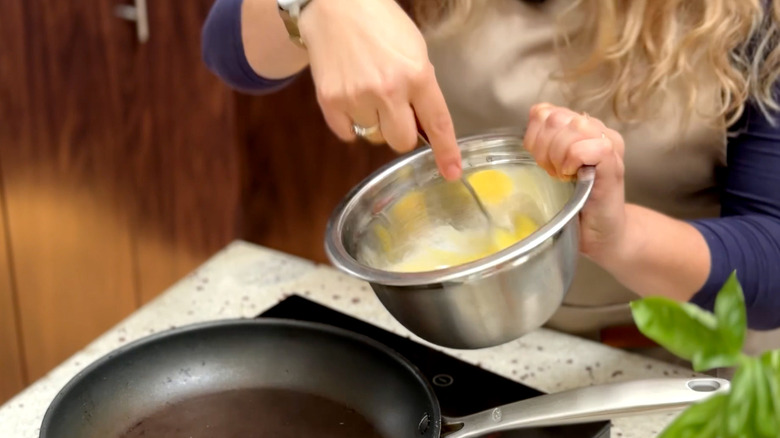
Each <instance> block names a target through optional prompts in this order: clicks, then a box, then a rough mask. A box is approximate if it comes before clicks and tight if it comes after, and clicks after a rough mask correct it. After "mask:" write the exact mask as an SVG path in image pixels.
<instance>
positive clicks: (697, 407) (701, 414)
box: [658, 394, 728, 438]
mask: <svg viewBox="0 0 780 438" xmlns="http://www.w3.org/2000/svg"><path fill="white" fill-rule="evenodd" d="M727 400H728V395H727V394H718V395H715V396H712V397H710V398H708V399H707V400H705V401H703V402H700V403H696V404H694V405H691V406H690V407H689V408H687V409H686V410H685V411H683V412H682V413H681V414H680V415H679V416H678V417H677V418H675V419H674V421H672V423H671V424H670V425H669V426H667V427H666V429H664V431H663V432H661V435H659V437H658V438H716V437H720V434H719V427H718V426H720V424H719V422H718V421H714V419H716V418H719V417H722V416H724V415H725V412H724V410H725V406H726V401H727Z"/></svg>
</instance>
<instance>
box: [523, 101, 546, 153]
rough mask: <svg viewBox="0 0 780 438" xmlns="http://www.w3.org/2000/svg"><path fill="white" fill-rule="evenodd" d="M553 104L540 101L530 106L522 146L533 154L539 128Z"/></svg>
mask: <svg viewBox="0 0 780 438" xmlns="http://www.w3.org/2000/svg"><path fill="white" fill-rule="evenodd" d="M552 108H553V106H552V105H551V104H549V103H540V104H536V105H534V106H532V107H531V110H530V111H529V115H528V126H526V128H525V135H524V136H523V147H524V148H525V150H527V151H528V152H530V153H532V154H533V149H534V142H535V141H536V136H537V134H539V130H540V129H541V128H542V126H544V121H545V120H546V119H547V116H548V115H549V114H550V112H551V111H552Z"/></svg>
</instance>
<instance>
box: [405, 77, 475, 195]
mask: <svg viewBox="0 0 780 438" xmlns="http://www.w3.org/2000/svg"><path fill="white" fill-rule="evenodd" d="M412 96H413V97H412V102H411V103H412V107H413V108H414V111H415V113H417V118H418V119H419V120H420V125H421V126H422V128H423V131H425V134H426V135H427V136H428V140H429V142H430V143H431V148H432V149H433V153H434V156H435V157H436V164H437V165H438V167H439V172H441V174H442V176H443V177H444V179H446V180H450V181H451V180H454V179H457V178H460V176H461V173H462V163H461V154H460V148H459V147H458V141H457V138H456V137H455V128H454V126H453V124H452V117H451V116H450V112H449V109H448V108H447V103H446V101H445V100H444V95H443V94H442V92H441V89H440V88H439V84H438V83H437V82H436V76H435V75H434V74H433V70H431V71H430V73H428V74H427V75H426V77H425V79H424V80H423V81H422V82H421V84H420V86H418V87H416V89H415V90H413V95H412Z"/></svg>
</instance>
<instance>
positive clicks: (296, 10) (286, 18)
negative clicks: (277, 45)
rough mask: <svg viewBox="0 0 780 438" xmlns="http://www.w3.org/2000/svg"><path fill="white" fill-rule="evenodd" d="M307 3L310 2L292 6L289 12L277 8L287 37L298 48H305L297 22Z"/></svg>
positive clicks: (308, 0)
mask: <svg viewBox="0 0 780 438" xmlns="http://www.w3.org/2000/svg"><path fill="white" fill-rule="evenodd" d="M309 3H311V0H306V1H303V2H301V3H298V4H294V5H292V7H291V8H290V9H289V10H287V9H284V8H282V7H281V6H279V15H280V16H281V17H282V21H283V22H284V27H285V28H286V29H287V34H288V35H289V37H290V40H291V41H292V42H293V43H295V44H296V45H298V46H300V47H306V44H305V43H304V41H303V37H302V36H301V30H300V28H299V27H298V20H299V19H300V16H301V12H303V9H304V8H305V7H306V6H307V5H308V4H309Z"/></svg>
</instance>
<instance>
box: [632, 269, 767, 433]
mask: <svg viewBox="0 0 780 438" xmlns="http://www.w3.org/2000/svg"><path fill="white" fill-rule="evenodd" d="M631 310H632V313H633V318H634V321H636V324H637V326H638V328H639V330H640V331H641V332H642V333H643V334H644V335H645V336H647V337H648V338H650V339H652V340H653V341H655V342H656V343H658V344H659V345H661V346H662V347H664V348H665V349H667V350H668V351H669V352H671V353H673V354H674V355H676V356H678V357H680V358H682V359H685V360H688V361H690V362H691V363H692V364H693V368H694V370H695V371H698V372H703V371H708V370H712V369H714V368H722V367H735V370H736V371H735V374H734V378H733V379H732V380H731V388H730V389H729V392H727V393H725V394H718V395H715V396H712V397H710V398H708V399H707V400H705V401H703V402H701V403H697V404H694V405H692V406H690V407H689V408H688V409H686V410H685V411H683V412H682V413H681V414H680V415H679V416H678V417H677V418H676V419H675V420H674V421H673V422H672V423H671V424H670V425H669V426H668V427H667V428H666V429H665V430H664V431H663V432H662V433H661V435H660V438H687V437H691V438H693V437H696V438H732V437H734V438H737V437H739V438H743V437H750V438H764V437H766V438H778V437H780V350H774V351H767V352H765V353H763V354H761V355H760V356H757V357H754V356H748V355H745V354H744V353H743V352H742V347H743V344H744V342H745V333H746V332H747V316H746V312H745V298H744V295H743V293H742V287H741V286H740V284H739V281H738V280H737V275H736V272H733V273H732V274H731V276H729V278H728V280H727V281H726V283H725V284H724V285H723V287H722V288H721V290H720V292H718V296H717V298H716V301H715V308H714V313H712V312H708V311H705V310H702V309H701V308H699V307H697V306H696V305H694V304H691V303H680V302H677V301H674V300H671V299H668V298H663V297H648V298H643V299H640V300H637V301H634V302H632V303H631Z"/></svg>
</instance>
